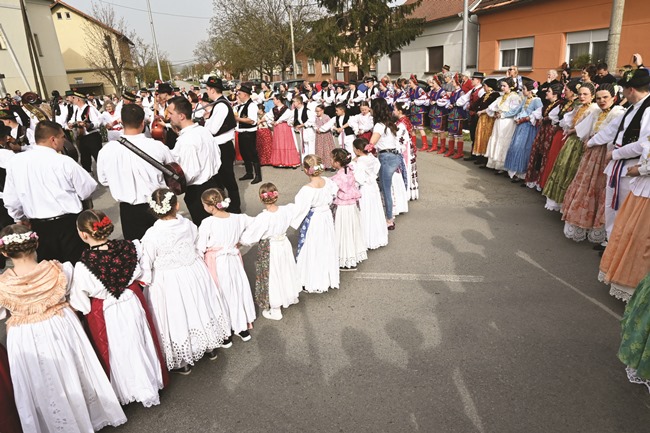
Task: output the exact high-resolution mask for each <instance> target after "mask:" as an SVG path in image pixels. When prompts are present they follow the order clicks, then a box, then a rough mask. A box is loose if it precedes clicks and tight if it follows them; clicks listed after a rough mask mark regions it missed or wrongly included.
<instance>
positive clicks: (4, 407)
mask: <svg viewBox="0 0 650 433" xmlns="http://www.w3.org/2000/svg"><path fill="white" fill-rule="evenodd" d="M0 431H2V432H7V433H22V432H23V430H22V428H21V426H20V418H19V417H18V410H17V409H16V401H15V400H14V387H13V385H12V384H11V375H10V373H9V358H8V357H7V349H5V347H4V346H3V345H2V344H0Z"/></svg>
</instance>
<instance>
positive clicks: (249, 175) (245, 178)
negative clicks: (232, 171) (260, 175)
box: [239, 161, 253, 180]
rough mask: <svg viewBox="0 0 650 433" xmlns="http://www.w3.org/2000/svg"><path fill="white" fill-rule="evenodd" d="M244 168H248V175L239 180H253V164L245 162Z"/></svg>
mask: <svg viewBox="0 0 650 433" xmlns="http://www.w3.org/2000/svg"><path fill="white" fill-rule="evenodd" d="M244 167H246V174H245V175H243V176H242V177H240V178H239V180H250V179H252V178H253V163H252V162H248V161H244Z"/></svg>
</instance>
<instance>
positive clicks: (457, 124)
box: [444, 87, 468, 159]
mask: <svg viewBox="0 0 650 433" xmlns="http://www.w3.org/2000/svg"><path fill="white" fill-rule="evenodd" d="M463 95H464V93H463V90H462V89H461V88H460V87H457V88H455V89H454V91H453V92H452V93H451V96H450V97H449V104H450V105H451V108H450V111H449V115H448V116H447V134H448V139H447V140H448V145H449V149H448V150H447V153H445V155H444V156H447V157H450V156H451V157H453V159H459V158H462V157H463V147H464V143H465V142H464V141H463V127H464V125H465V123H466V121H467V116H468V114H467V111H466V110H465V108H464V104H463V101H462V99H461V98H462V97H463ZM454 147H456V153H455V154H454Z"/></svg>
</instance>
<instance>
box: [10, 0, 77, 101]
mask: <svg viewBox="0 0 650 433" xmlns="http://www.w3.org/2000/svg"><path fill="white" fill-rule="evenodd" d="M22 3H23V4H24V7H25V12H26V14H25V16H24V15H23V10H22V8H21V1H20V0H3V1H2V2H0V74H1V75H0V76H4V78H0V92H1V93H2V94H3V96H4V94H5V93H11V94H12V95H13V94H14V92H15V91H16V90H20V91H21V92H23V93H24V92H26V91H33V92H37V93H40V94H41V96H42V97H44V98H46V99H47V98H48V97H49V95H50V94H51V92H52V90H58V91H60V92H62V91H65V90H67V89H68V84H67V79H66V73H65V66H64V63H63V57H62V56H61V50H60V48H59V42H58V39H57V37H56V31H55V29H54V24H53V22H52V15H51V13H50V1H48V0H25V1H23V2H22ZM25 18H26V19H25ZM27 29H29V30H27ZM30 36H31V38H30V39H31V41H33V46H34V48H35V52H34V54H32V53H30V49H29V45H28V38H29V37H30ZM31 41H30V43H31ZM32 59H33V60H34V62H32ZM41 77H42V80H41Z"/></svg>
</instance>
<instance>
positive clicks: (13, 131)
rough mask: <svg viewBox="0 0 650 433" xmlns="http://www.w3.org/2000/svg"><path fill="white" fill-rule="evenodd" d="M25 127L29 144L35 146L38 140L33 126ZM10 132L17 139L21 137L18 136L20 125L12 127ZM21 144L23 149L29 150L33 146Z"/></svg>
mask: <svg viewBox="0 0 650 433" xmlns="http://www.w3.org/2000/svg"><path fill="white" fill-rule="evenodd" d="M24 129H25V138H27V141H28V142H29V144H31V145H32V146H34V145H35V144H36V140H35V139H34V130H33V129H31V128H24ZM10 134H11V136H12V137H13V138H14V139H15V140H18V139H19V138H21V137H19V136H18V126H16V127H15V128H11V132H10ZM21 146H22V147H23V150H27V148H28V147H29V148H31V146H26V145H21Z"/></svg>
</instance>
